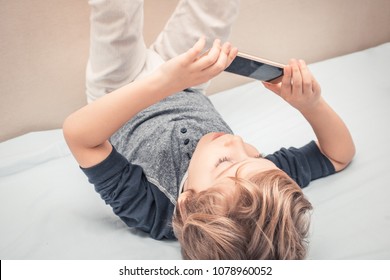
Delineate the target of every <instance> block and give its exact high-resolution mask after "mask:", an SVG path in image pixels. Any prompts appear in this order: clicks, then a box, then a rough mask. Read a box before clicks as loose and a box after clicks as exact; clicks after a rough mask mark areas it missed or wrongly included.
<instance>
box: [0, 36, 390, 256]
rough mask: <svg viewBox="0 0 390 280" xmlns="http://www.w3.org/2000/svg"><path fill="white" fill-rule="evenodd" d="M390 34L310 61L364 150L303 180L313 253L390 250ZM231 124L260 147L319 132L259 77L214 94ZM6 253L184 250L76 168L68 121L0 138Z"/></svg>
mask: <svg viewBox="0 0 390 280" xmlns="http://www.w3.org/2000/svg"><path fill="white" fill-rule="evenodd" d="M389 66H390V43H387V44H384V45H381V46H378V47H375V48H371V49H368V50H365V51H362V52H357V53H353V54H350V55H346V56H342V57H338V58H334V59H330V60H327V61H322V62H319V63H316V64H312V65H310V69H311V70H312V72H314V73H315V75H316V77H317V79H318V80H319V82H320V83H321V85H322V91H323V96H324V97H325V99H326V100H327V101H328V102H329V103H330V104H331V105H332V106H333V108H334V109H335V110H336V111H337V112H338V113H339V114H340V115H341V116H342V117H343V119H344V120H345V122H346V123H347V125H348V126H349V128H350V130H351V133H352V135H353V137H354V139H355V143H356V147H357V155H356V157H355V159H354V161H353V162H352V164H351V165H350V166H349V167H348V168H347V169H346V170H345V171H343V172H341V173H339V174H336V175H333V176H330V177H327V178H324V179H320V180H317V181H314V182H312V183H311V185H310V186H309V187H307V188H305V189H304V192H305V193H306V195H307V196H308V197H309V199H310V200H311V202H312V204H313V206H314V211H313V215H312V226H311V237H310V250H309V254H308V259H390V239H389V236H390V203H389V201H388V200H389V197H390V186H389V182H390V171H389V170H388V168H389V166H388V161H389V158H390V149H389V147H388V145H389V143H390V132H389V127H390V126H389V121H390V110H389V106H390V79H389V77H390V75H389ZM211 99H212V101H213V103H214V104H215V106H216V107H217V108H218V109H219V111H220V112H221V114H222V115H223V116H224V117H225V119H226V120H227V122H228V123H229V124H230V125H231V126H232V128H233V130H234V131H235V132H236V133H237V134H240V135H242V136H243V137H244V138H245V139H246V140H247V141H248V142H249V143H251V144H253V145H255V146H257V147H258V148H259V149H260V150H261V151H262V152H265V153H271V152H273V151H274V150H276V149H279V148H280V147H282V146H284V147H288V146H301V145H303V144H305V143H307V142H308V141H309V140H311V139H312V138H313V137H314V135H313V132H312V131H311V129H310V127H309V126H308V124H307V123H306V122H305V120H304V119H303V118H302V117H301V116H300V114H299V113H298V112H297V111H295V110H294V109H292V108H291V107H289V106H288V105H287V104H286V103H285V102H283V101H282V100H281V99H280V98H279V97H277V96H275V95H273V94H272V93H270V92H268V91H266V90H265V89H264V88H263V87H262V85H261V84H260V83H258V82H252V83H249V84H246V85H243V86H240V87H237V88H234V89H231V90H228V91H225V92H223V93H219V94H216V95H213V96H211ZM0 225H1V229H0V258H1V259H180V258H181V256H180V249H179V246H178V243H177V242H174V241H155V240H153V239H151V238H149V237H147V236H146V235H145V234H143V233H140V232H138V231H135V230H133V229H129V228H127V227H126V226H125V225H124V224H123V223H122V222H121V221H120V220H119V219H118V218H117V217H116V216H115V215H114V214H113V213H112V211H111V209H110V208H109V207H108V206H106V205H105V204H104V203H103V201H101V199H100V198H99V196H98V195H97V194H96V193H95V191H94V189H93V187H92V186H91V185H90V184H89V183H88V182H87V179H86V177H85V176H84V174H83V173H82V172H81V171H80V170H79V168H78V166H77V164H76V162H75V160H74V159H73V158H72V156H71V155H70V153H69V150H68V148H67V147H66V144H65V142H64V140H63V137H62V132H61V130H52V131H42V132H35V133H30V134H26V135H24V136H21V137H18V138H15V139H12V140H9V141H6V142H3V143H0Z"/></svg>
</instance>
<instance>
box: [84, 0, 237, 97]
mask: <svg viewBox="0 0 390 280" xmlns="http://www.w3.org/2000/svg"><path fill="white" fill-rule="evenodd" d="M239 1H240V0H181V1H180V2H179V3H178V5H177V7H176V9H175V11H174V13H173V14H172V16H171V17H170V19H169V20H168V22H167V23H166V25H165V27H164V29H163V30H162V32H161V33H160V34H159V36H158V37H157V39H156V41H155V42H154V43H153V44H152V45H151V46H150V47H149V48H148V47H146V46H145V42H144V39H143V17H144V16H143V0H89V5H90V6H91V35H90V36H91V37H90V50H89V59H88V64H87V72H86V94H87V98H88V102H92V101H94V100H96V99H97V98H99V97H101V96H103V95H105V94H106V93H109V92H111V91H113V90H115V89H117V88H119V87H121V86H124V85H125V84H128V83H130V82H132V81H134V80H136V79H139V78H141V77H144V76H145V75H148V74H149V73H150V72H152V71H153V70H154V69H155V68H156V67H158V66H159V65H161V64H162V63H163V62H164V61H166V60H168V59H170V58H173V57H175V56H177V55H179V54H181V53H183V52H185V51H187V50H188V49H189V48H191V47H192V46H193V44H194V43H195V42H196V41H197V40H198V39H199V38H200V37H201V36H205V37H206V39H207V46H206V47H207V48H209V47H211V44H212V42H213V41H214V39H216V38H219V39H221V40H222V41H226V40H227V38H228V36H229V35H230V31H231V26H232V24H233V22H234V20H235V19H236V17H237V15H238V11H239ZM206 86H207V85H206V84H204V85H199V88H200V89H202V90H204V89H205V87H206Z"/></svg>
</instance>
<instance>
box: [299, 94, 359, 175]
mask: <svg viewBox="0 0 390 280" xmlns="http://www.w3.org/2000/svg"><path fill="white" fill-rule="evenodd" d="M301 113H302V115H303V116H304V117H305V118H306V120H307V121H308V122H309V123H310V125H311V127H312V128H313V130H314V133H315V134H316V136H317V139H318V144H319V147H320V149H321V151H322V153H323V154H325V155H326V156H327V157H328V158H329V159H330V160H331V161H332V163H333V165H334V166H335V168H336V171H339V170H341V169H343V168H345V167H346V166H347V165H348V164H349V163H350V162H351V160H352V158H353V157H354V155H355V145H354V142H353V139H352V136H351V134H350V132H349V130H348V128H347V126H346V125H345V123H344V122H343V121H342V119H341V118H340V117H339V116H338V114H337V113H336V112H335V111H334V110H333V109H332V108H331V107H330V106H329V105H328V103H327V102H326V101H325V100H324V99H323V98H321V99H320V100H319V102H318V104H317V105H316V106H315V107H313V108H311V109H310V110H307V111H305V110H301Z"/></svg>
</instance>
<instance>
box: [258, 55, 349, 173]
mask: <svg viewBox="0 0 390 280" xmlns="http://www.w3.org/2000/svg"><path fill="white" fill-rule="evenodd" d="M264 85H265V87H266V88H268V89H270V90H272V91H273V92H275V93H276V94H278V95H279V96H281V97H282V98H283V99H284V100H286V101H287V102H288V103H289V104H290V105H291V106H293V107H294V108H296V109H297V110H299V111H300V112H301V113H302V115H303V116H304V117H305V118H306V120H307V121H308V122H309V124H310V125H311V127H312V128H313V130H314V133H315V134H316V136H317V140H318V142H317V145H318V147H319V148H320V150H321V152H322V153H323V154H324V155H325V156H326V157H327V158H329V160H330V161H331V162H332V164H333V166H334V167H335V170H336V171H340V170H342V169H344V168H345V167H346V166H347V165H348V164H349V163H350V162H351V160H352V158H353V157H354V155H355V145H354V142H353V139H352V137H351V134H350V132H349V130H348V128H347V127H346V125H345V124H344V122H343V121H342V119H341V118H340V117H339V116H338V115H337V113H336V112H335V111H334V110H333V109H332V108H331V107H330V106H329V105H328V104H327V103H326V101H325V100H324V99H323V98H322V96H321V88H320V86H319V84H318V82H317V81H316V80H315V78H314V77H313V76H312V74H311V73H310V72H309V70H308V68H307V66H306V64H305V62H304V61H302V60H299V61H296V60H291V62H290V64H289V65H288V66H286V67H285V69H284V77H283V80H282V82H281V83H280V84H277V85H273V84H268V83H264Z"/></svg>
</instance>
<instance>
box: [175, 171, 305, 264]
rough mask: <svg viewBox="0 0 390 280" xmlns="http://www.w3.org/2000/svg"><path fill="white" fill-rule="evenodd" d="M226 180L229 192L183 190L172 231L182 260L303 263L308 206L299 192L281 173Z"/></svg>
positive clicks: (220, 190) (259, 174)
mask: <svg viewBox="0 0 390 280" xmlns="http://www.w3.org/2000/svg"><path fill="white" fill-rule="evenodd" d="M237 174H239V172H238V173H237ZM230 179H231V180H232V183H234V184H235V188H234V191H232V192H226V191H224V190H223V189H221V188H220V187H215V188H210V189H209V190H207V191H202V192H199V193H196V192H194V191H192V190H188V192H189V194H188V195H186V196H185V198H184V199H183V201H181V202H180V203H179V204H178V205H177V207H176V212H175V214H174V217H173V229H174V232H175V235H176V237H177V238H178V240H179V242H180V244H181V247H182V255H183V258H185V259H245V260H250V259H303V258H305V255H306V250H307V249H306V247H307V242H306V238H307V234H308V230H309V216H308V212H309V210H311V209H312V206H311V204H310V202H309V201H308V200H307V199H306V198H305V197H304V195H303V193H302V190H301V189H300V187H299V186H298V185H297V184H296V183H295V182H294V181H293V180H292V179H291V178H290V177H289V176H288V175H287V174H286V173H284V172H283V171H281V170H269V171H265V172H260V173H258V174H255V175H253V176H251V177H250V178H249V179H245V178H240V177H239V176H238V175H236V177H233V178H230Z"/></svg>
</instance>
